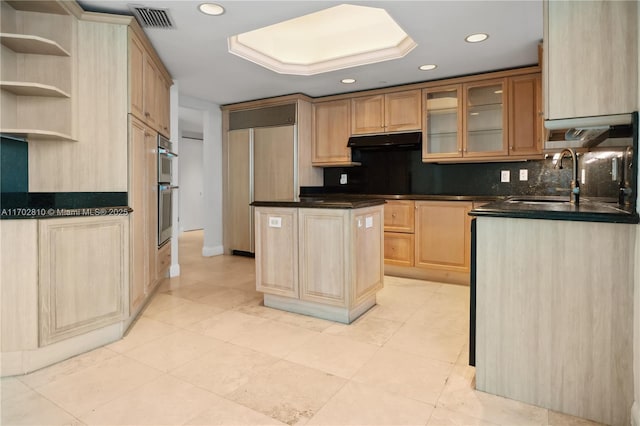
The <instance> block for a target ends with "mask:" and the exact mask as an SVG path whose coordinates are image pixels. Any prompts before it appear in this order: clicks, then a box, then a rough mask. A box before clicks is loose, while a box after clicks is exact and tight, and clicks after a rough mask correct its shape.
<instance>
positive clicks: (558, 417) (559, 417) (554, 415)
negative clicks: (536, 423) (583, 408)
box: [549, 410, 602, 426]
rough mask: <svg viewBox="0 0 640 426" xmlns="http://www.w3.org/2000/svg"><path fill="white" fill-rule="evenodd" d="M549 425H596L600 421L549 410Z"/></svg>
mask: <svg viewBox="0 0 640 426" xmlns="http://www.w3.org/2000/svg"><path fill="white" fill-rule="evenodd" d="M549 425H550V426H598V425H602V423H597V422H592V421H590V420H587V419H582V418H580V417H573V416H570V415H568V414H563V413H558V412H557V411H552V410H549Z"/></svg>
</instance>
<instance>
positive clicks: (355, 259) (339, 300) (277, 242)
mask: <svg viewBox="0 0 640 426" xmlns="http://www.w3.org/2000/svg"><path fill="white" fill-rule="evenodd" d="M382 215H383V207H382V205H378V206H374V207H365V208H360V209H322V208H286V207H285V208H271V207H256V209H255V229H256V240H255V241H256V246H255V247H256V289H257V290H258V291H260V292H263V293H265V305H266V306H271V307H275V308H278V309H284V310H289V311H292V312H297V313H302V314H306V315H312V316H317V317H320V318H325V319H329V320H333V321H340V322H345V323H349V322H351V321H353V320H354V319H355V318H357V317H358V316H359V315H361V314H362V313H364V312H365V311H366V310H367V309H368V308H370V307H371V306H373V305H374V304H375V294H376V292H377V291H378V290H379V289H380V288H382V285H383V277H384V271H383V230H382V222H383V217H382Z"/></svg>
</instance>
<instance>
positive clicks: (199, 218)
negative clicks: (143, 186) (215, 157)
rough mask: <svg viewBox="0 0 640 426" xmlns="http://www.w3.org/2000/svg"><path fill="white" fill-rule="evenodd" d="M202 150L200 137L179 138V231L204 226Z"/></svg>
mask: <svg viewBox="0 0 640 426" xmlns="http://www.w3.org/2000/svg"><path fill="white" fill-rule="evenodd" d="M183 135H184V134H183ZM202 151H203V142H202V139H194V138H189V137H184V136H182V137H181V138H180V157H179V161H180V232H184V231H193V230H195V229H203V228H204V185H203V161H202V159H203V155H202Z"/></svg>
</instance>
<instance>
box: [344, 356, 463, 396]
mask: <svg viewBox="0 0 640 426" xmlns="http://www.w3.org/2000/svg"><path fill="white" fill-rule="evenodd" d="M452 369H453V364H451V363H447V362H443V361H437V360H432V359H428V358H424V357H421V356H418V355H411V354H408V353H406V352H399V351H396V350H393V349H390V348H387V347H383V348H381V349H380V351H378V353H376V354H375V355H374V356H373V358H372V359H371V360H369V362H367V363H366V364H365V365H364V366H363V367H362V368H361V369H360V370H359V371H358V373H357V374H356V375H355V376H353V381H356V382H360V383H365V384H368V385H372V386H375V387H377V388H380V389H382V390H385V391H387V392H391V393H395V394H399V395H402V396H406V397H409V398H413V399H416V400H418V401H422V402H426V403H428V404H431V405H435V403H436V401H437V400H438V397H439V396H440V394H441V393H442V390H443V389H444V386H445V384H446V382H447V377H449V374H450V373H451V370H452Z"/></svg>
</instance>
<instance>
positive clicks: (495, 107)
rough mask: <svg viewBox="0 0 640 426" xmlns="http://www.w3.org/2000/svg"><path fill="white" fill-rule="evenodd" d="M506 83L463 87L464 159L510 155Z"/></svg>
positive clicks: (500, 80)
mask: <svg viewBox="0 0 640 426" xmlns="http://www.w3.org/2000/svg"><path fill="white" fill-rule="evenodd" d="M506 88H507V85H506V79H497V80H488V81H482V82H478V83H467V84H465V85H464V102H465V105H464V106H465V117H464V120H463V132H464V144H463V155H464V156H465V157H491V156H496V155H507V154H508V149H507V141H508V135H507V117H508V115H507V109H506V99H507V93H506V91H507V89H506Z"/></svg>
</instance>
